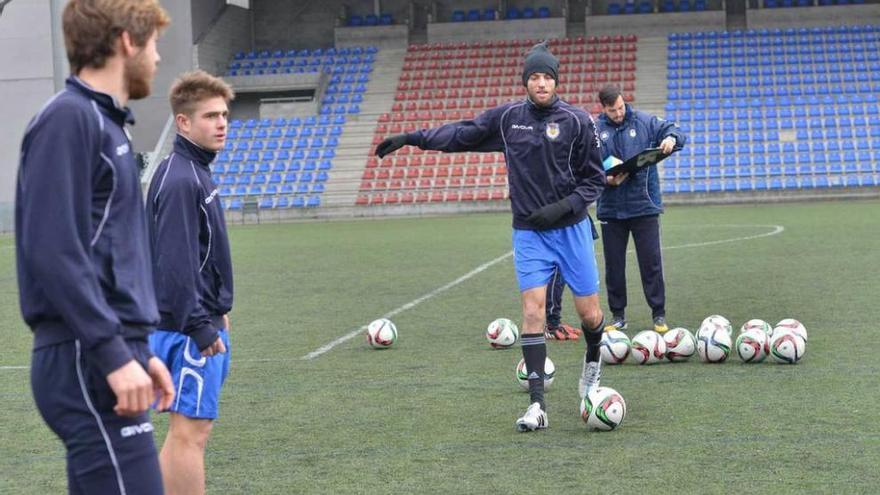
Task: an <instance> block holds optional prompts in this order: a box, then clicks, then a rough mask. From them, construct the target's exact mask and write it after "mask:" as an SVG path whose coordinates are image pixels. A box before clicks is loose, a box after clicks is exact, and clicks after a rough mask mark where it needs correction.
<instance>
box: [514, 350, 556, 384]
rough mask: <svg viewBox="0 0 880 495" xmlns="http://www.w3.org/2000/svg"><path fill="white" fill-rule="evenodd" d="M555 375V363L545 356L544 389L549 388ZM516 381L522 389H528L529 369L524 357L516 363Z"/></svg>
mask: <svg viewBox="0 0 880 495" xmlns="http://www.w3.org/2000/svg"><path fill="white" fill-rule="evenodd" d="M555 376H556V365H555V364H553V361H551V360H550V358H549V357H548V358H546V359H545V360H544V390H547V389H548V388H550V385H553V378H554V377H555ZM516 381H517V382H519V386H520V387H522V388H523V390H528V389H529V370H528V368H526V360H525V358H523V359H520V360H519V362H518V363H516Z"/></svg>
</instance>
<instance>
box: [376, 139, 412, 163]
mask: <svg viewBox="0 0 880 495" xmlns="http://www.w3.org/2000/svg"><path fill="white" fill-rule="evenodd" d="M405 144H406V134H398V135H396V136H391V137H390V138H386V139H385V140H384V141H382V142H381V143H379V146H376V156H378V157H379V158H385V155H387V154H389V153H394V152H395V151H397V150H399V149H400V148H403V145H405Z"/></svg>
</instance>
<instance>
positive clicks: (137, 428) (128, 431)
mask: <svg viewBox="0 0 880 495" xmlns="http://www.w3.org/2000/svg"><path fill="white" fill-rule="evenodd" d="M152 432H153V424H152V423H141V424H139V425H132V426H126V427H124V428H122V429H120V430H119V435H120V436H122V438H128V437H133V436H135V435H140V434H141V433H152Z"/></svg>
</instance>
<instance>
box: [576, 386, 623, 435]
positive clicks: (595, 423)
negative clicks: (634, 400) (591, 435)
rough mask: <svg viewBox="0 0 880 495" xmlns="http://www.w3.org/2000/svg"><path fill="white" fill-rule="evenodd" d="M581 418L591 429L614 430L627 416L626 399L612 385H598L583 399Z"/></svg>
mask: <svg viewBox="0 0 880 495" xmlns="http://www.w3.org/2000/svg"><path fill="white" fill-rule="evenodd" d="M580 410H581V419H583V420H584V423H586V424H587V427H588V428H590V429H591V430H603V431H608V430H613V429H615V428H617V427H618V426H620V424H621V423H622V422H623V418H625V417H626V401H625V400H623V396H622V395H620V393H619V392H617V390H614V389H613V388H611V387H597V388H596V389H595V390H591V391H590V393H588V394H587V396H586V397H584V398H583V399H581V405H580Z"/></svg>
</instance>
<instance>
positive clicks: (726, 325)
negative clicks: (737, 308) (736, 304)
mask: <svg viewBox="0 0 880 495" xmlns="http://www.w3.org/2000/svg"><path fill="white" fill-rule="evenodd" d="M710 322H711V323H715V324H716V325H719V326H720V327H721V328H723V329H724V330H726V331H727V335H728V336H729V337H730V338H733V327H732V326H731V325H730V320H728V319H727V318H725V317H723V316H721V315H709V316H707V317H706V318H704V319H703V323H701V324H700V328H703V325H705V324H706V323H710Z"/></svg>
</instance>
